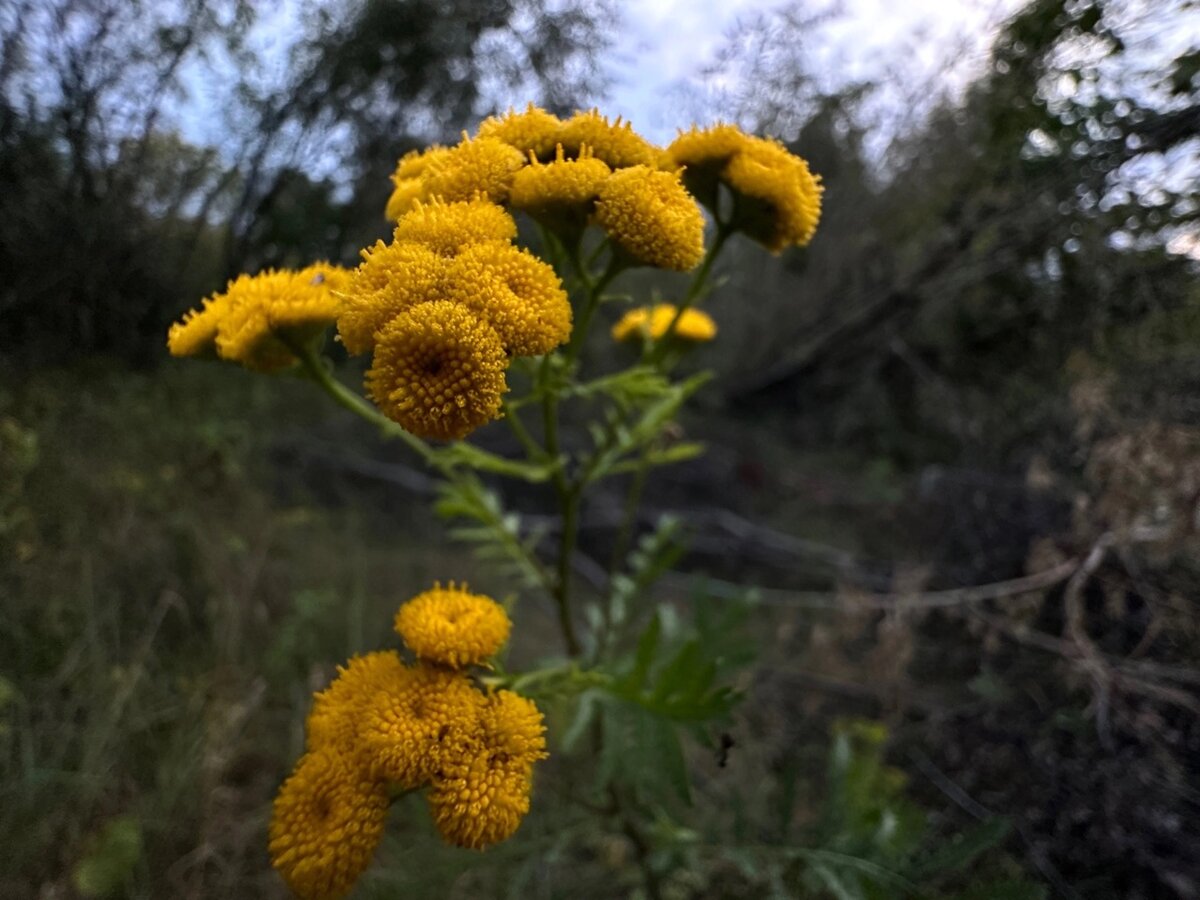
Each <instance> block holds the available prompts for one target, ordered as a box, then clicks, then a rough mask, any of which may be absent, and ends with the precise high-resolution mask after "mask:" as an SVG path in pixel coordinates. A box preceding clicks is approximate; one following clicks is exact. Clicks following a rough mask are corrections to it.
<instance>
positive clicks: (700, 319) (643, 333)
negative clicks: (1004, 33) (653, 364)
mask: <svg viewBox="0 0 1200 900" xmlns="http://www.w3.org/2000/svg"><path fill="white" fill-rule="evenodd" d="M676 309H677V307H675V305H674V304H671V303H660V304H658V305H657V306H653V307H645V306H643V307H640V308H638V309H631V310H630V311H629V312H627V313H625V315H624V316H622V317H621V320H620V321H619V322H617V324H616V325H614V326H613V329H612V338H613V340H614V341H629V340H646V339H647V338H649V339H651V340H655V341H657V340H660V339H661V338H662V337H663V335H665V334H666V333H667V329H668V328H669V327H670V325H671V322H672V321H674V319H675V313H676ZM672 336H673V337H675V338H678V339H679V340H682V341H694V342H697V343H700V342H703V341H711V340H712V339H713V338H715V337H716V336H717V323H716V322H714V321H713V320H712V317H711V316H709V314H708V313H706V312H703V311H702V310H699V309H692V308H690V307H689V308H688V309H685V310H684V311H683V315H681V316H680V317H679V321H678V322H676V323H675V330H674V332H673V333H672Z"/></svg>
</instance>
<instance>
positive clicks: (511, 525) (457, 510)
mask: <svg viewBox="0 0 1200 900" xmlns="http://www.w3.org/2000/svg"><path fill="white" fill-rule="evenodd" d="M433 508H434V511H435V512H436V513H437V514H438V515H439V516H441V517H442V518H444V519H452V520H453V519H466V520H467V523H466V524H461V525H456V526H455V527H453V528H451V529H450V534H451V536H452V537H453V538H455V539H456V540H460V541H463V542H464V543H468V544H473V545H474V549H475V554H476V556H478V557H480V558H481V559H487V560H491V561H494V562H496V563H497V564H498V566H499V567H500V568H501V569H502V571H503V572H504V574H505V575H507V576H508V577H510V578H513V579H514V580H516V581H517V582H518V583H521V584H523V585H525V586H528V587H544V586H545V583H546V574H545V572H544V570H543V569H542V568H541V564H540V562H539V561H538V557H537V554H536V553H535V552H534V548H536V546H537V544H538V542H539V541H540V540H541V538H542V536H543V533H542V532H541V531H539V530H531V531H530V533H529V534H527V535H522V533H521V518H520V516H519V515H517V514H516V513H513V512H508V511H506V510H505V509H504V507H503V505H502V504H501V502H500V498H499V497H498V496H496V494H495V492H494V491H492V490H490V489H489V488H487V487H486V486H485V485H484V484H483V482H481V481H480V480H479V479H478V478H476V477H475V476H474V475H470V474H460V475H458V476H456V477H455V478H454V479H453V480H451V481H446V482H443V483H442V485H441V487H440V488H439V494H438V500H437V502H436V503H435V504H434V507H433Z"/></svg>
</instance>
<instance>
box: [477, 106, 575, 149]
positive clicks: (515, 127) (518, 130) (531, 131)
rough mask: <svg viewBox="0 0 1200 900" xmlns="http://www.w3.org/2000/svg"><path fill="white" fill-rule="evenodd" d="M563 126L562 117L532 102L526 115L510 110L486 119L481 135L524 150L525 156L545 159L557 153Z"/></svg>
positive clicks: (525, 111) (480, 131) (526, 109)
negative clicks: (559, 117) (559, 135)
mask: <svg viewBox="0 0 1200 900" xmlns="http://www.w3.org/2000/svg"><path fill="white" fill-rule="evenodd" d="M561 127H562V122H560V121H559V119H558V116H555V115H552V114H550V113H548V112H546V111H545V110H544V109H540V108H539V107H536V106H534V105H533V104H532V103H530V104H529V105H528V106H527V107H525V110H524V112H516V111H515V110H512V109H509V111H508V112H507V113H505V114H504V115H503V116H499V117H495V116H493V117H491V118H489V119H484V120H483V122H482V123H481V124H480V126H479V132H478V136H479V137H481V138H483V137H486V138H495V139H496V140H498V141H502V142H503V143H505V144H508V146H510V147H515V148H516V149H517V150H519V151H521V155H522V156H528V155H530V154H532V155H533V156H535V157H537V158H539V159H544V158H546V157H548V156H552V155H553V154H554V146H555V144H557V143H558V133H559V129H560V128H561Z"/></svg>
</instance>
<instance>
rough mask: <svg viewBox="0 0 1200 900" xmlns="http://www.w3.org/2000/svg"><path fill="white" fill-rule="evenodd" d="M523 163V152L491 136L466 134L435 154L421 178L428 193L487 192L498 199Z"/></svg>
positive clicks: (455, 196) (450, 197) (461, 195)
mask: <svg viewBox="0 0 1200 900" xmlns="http://www.w3.org/2000/svg"><path fill="white" fill-rule="evenodd" d="M523 165H525V155H524V154H523V153H521V151H520V150H517V149H516V148H515V147H510V146H509V145H508V144H505V143H503V142H502V141H499V140H497V139H496V138H491V137H481V138H469V137H466V136H465V135H464V136H463V139H462V142H461V143H460V144H458V146H456V147H452V148H451V149H449V150H447V151H446V152H445V153H443V154H439V155H438V156H436V157H434V158H433V159H432V160H431V161H430V163H429V168H428V169H426V170H425V172H424V174H423V175H422V179H423V180H424V182H425V190H426V191H427V192H428V195H429V196H430V197H440V198H441V199H443V200H447V201H455V200H470V199H471V198H472V197H475V196H476V195H478V194H487V196H488V197H490V198H491V199H492V200H494V201H496V202H497V203H502V202H504V200H506V199H507V198H508V188H509V185H511V184H512V177H513V173H514V172H516V171H517V169H519V168H521V166H523Z"/></svg>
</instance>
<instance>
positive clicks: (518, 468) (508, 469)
mask: <svg viewBox="0 0 1200 900" xmlns="http://www.w3.org/2000/svg"><path fill="white" fill-rule="evenodd" d="M432 452H433V454H434V456H435V457H436V458H437V460H438V461H439V462H440V463H441V464H443V465H447V466H463V467H465V468H468V469H474V470H476V471H479V472H492V473H494V474H496V475H503V476H505V477H506V478H518V479H520V480H522V481H529V482H533V483H538V482H543V481H546V480H548V479H549V478H551V477H552V476H553V475H554V473H555V472H556V471H558V470H559V469H560V468H561V467H562V461H561V460H547V461H544V462H529V461H526V460H520V459H508V458H506V457H503V456H498V455H497V454H495V453H491V452H489V451H487V450H483V449H481V448H479V447H476V446H474V445H473V444H468V443H467V442H466V441H455V442H454V443H453V444H449V445H447V446H445V447H441V448H439V449H437V450H434V451H432Z"/></svg>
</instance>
